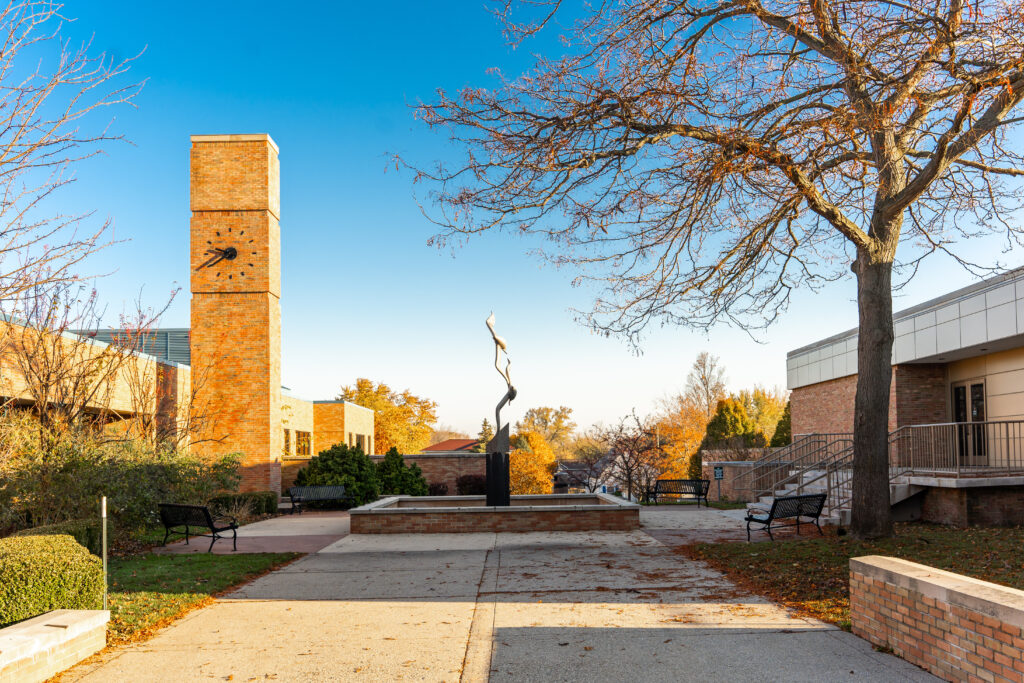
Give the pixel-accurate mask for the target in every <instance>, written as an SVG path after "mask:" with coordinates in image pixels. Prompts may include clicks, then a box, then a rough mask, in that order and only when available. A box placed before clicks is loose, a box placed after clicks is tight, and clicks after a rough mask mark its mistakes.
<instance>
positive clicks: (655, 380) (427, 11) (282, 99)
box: [60, 0, 998, 433]
mask: <svg viewBox="0 0 1024 683" xmlns="http://www.w3.org/2000/svg"><path fill="white" fill-rule="evenodd" d="M316 4H319V5H322V6H321V7H316V6H315V5H316ZM439 6H441V4H438V3H422V2H397V3H390V4H387V5H380V4H376V3H306V4H303V5H301V6H296V5H294V4H292V3H281V2H246V3H241V2H222V3H211V2H203V3H198V2H196V3H189V2H183V3H178V4H175V5H173V9H172V8H171V6H168V5H165V4H161V5H158V4H153V3H139V2H105V1H102V0H90V1H89V2H84V1H71V2H68V3H67V5H66V7H65V14H66V15H68V16H70V17H76V18H77V21H76V22H75V23H74V24H72V25H71V26H69V27H68V28H67V30H66V34H67V35H69V36H73V37H75V38H82V37H89V35H90V34H93V35H94V47H95V48H96V49H97V50H105V51H108V52H109V53H111V54H114V55H115V56H121V57H126V56H130V55H132V54H135V53H138V52H140V51H142V50H145V51H144V53H143V54H142V55H141V57H139V59H138V60H137V62H136V63H135V66H134V68H133V71H132V73H133V76H134V77H135V78H136V79H140V80H141V79H147V83H146V85H145V87H144V89H143V91H142V93H141V94H140V95H139V97H138V99H137V100H136V104H137V109H128V108H122V109H120V110H118V111H117V112H116V114H117V117H116V120H115V122H114V129H115V131H116V132H119V133H122V134H124V135H125V136H126V137H127V138H128V139H129V140H131V144H119V145H111V146H108V147H107V148H106V154H105V155H104V156H103V157H101V158H97V159H94V160H90V161H89V162H87V163H85V164H82V165H80V166H79V167H78V169H77V177H78V180H77V182H76V183H75V185H74V187H72V188H70V189H69V190H67V191H66V192H64V193H63V195H62V196H61V198H60V202H61V208H62V209H64V210H69V211H71V210H73V211H81V210H94V211H95V212H96V214H97V216H99V217H107V216H109V217H110V218H111V219H112V220H113V221H114V225H115V230H116V237H117V238H118V239H119V240H124V241H122V242H120V243H118V244H115V245H114V246H111V247H110V248H108V249H106V250H104V251H103V252H102V253H100V254H99V255H97V256H96V257H94V258H93V259H92V261H91V262H90V263H89V264H88V265H87V269H88V272H92V273H110V274H109V275H107V276H106V277H104V278H102V279H100V280H99V281H98V288H99V292H100V297H101V299H102V300H103V301H104V302H105V303H106V304H107V307H108V308H107V310H108V316H107V319H108V322H111V323H116V320H117V314H119V313H120V312H121V311H122V309H123V307H124V306H125V303H126V302H127V301H130V300H132V299H134V298H135V297H136V296H137V295H138V294H139V291H140V288H141V291H142V295H143V298H144V300H146V301H147V302H149V303H158V302H160V301H162V300H165V299H166V298H167V295H168V293H169V292H170V291H171V290H172V289H173V288H174V287H175V286H181V287H183V291H182V294H181V295H179V297H178V298H177V300H176V301H175V302H174V304H173V305H172V306H171V308H170V309H169V311H168V312H167V314H166V316H165V318H164V320H163V321H162V324H163V325H164V326H168V327H179V326H180V327H184V326H187V325H188V292H187V289H188V277H189V272H188V254H187V251H188V227H189V211H188V147H189V135H191V134H198V133H204V134H208V133H263V132H265V133H270V135H271V136H272V137H273V138H274V139H275V141H276V142H277V143H278V145H279V146H280V148H281V196H282V200H281V204H282V216H281V236H282V280H283V283H282V311H283V380H284V384H285V385H287V386H289V387H290V388H292V390H293V391H294V392H295V393H296V394H297V395H299V396H303V397H305V398H331V397H333V396H334V394H335V393H336V391H337V389H338V387H339V386H341V385H342V384H347V383H351V382H353V381H354V380H355V379H356V378H357V377H360V376H364V377H370V378H372V379H374V380H378V381H385V382H387V383H389V384H391V385H392V386H394V387H396V388H409V389H411V390H412V391H413V392H414V393H416V394H419V395H423V396H428V397H430V398H433V399H434V400H436V401H437V402H438V403H439V404H440V405H439V411H438V412H439V418H440V421H441V422H442V423H446V424H450V425H452V426H454V427H456V428H459V429H463V430H466V431H470V432H471V433H475V432H476V431H477V429H478V427H479V424H480V421H481V420H482V419H483V418H484V417H487V416H491V418H492V419H493V406H494V404H495V403H496V401H497V399H498V398H499V397H500V396H501V394H502V384H501V380H500V378H499V377H498V375H497V373H495V371H494V369H493V366H492V361H493V347H492V345H491V342H490V339H489V337H488V333H487V330H486V328H485V327H484V319H485V318H486V317H487V315H488V313H489V312H490V311H491V310H492V309H493V310H494V311H495V314H496V316H497V320H498V330H499V333H501V334H502V335H504V336H505V337H506V338H507V339H508V341H509V344H510V353H511V357H512V361H513V365H512V377H513V380H514V381H515V383H516V385H517V387H518V389H519V398H518V399H517V400H516V401H515V402H514V403H513V404H512V409H511V412H510V413H506V415H508V414H510V415H511V417H512V418H513V419H515V418H516V417H518V416H519V415H521V414H522V412H523V411H525V410H526V409H527V408H529V407H532V406H538V405H567V406H570V407H572V408H573V409H574V410H575V416H576V418H577V420H578V422H579V423H580V424H581V425H589V424H591V423H594V422H598V421H603V422H606V423H607V422H611V421H614V420H615V419H617V418H618V417H619V416H622V415H624V414H626V413H628V412H629V411H631V410H633V409H634V408H635V409H636V410H637V412H638V413H640V414H645V413H648V412H650V411H652V410H653V409H654V408H655V407H656V405H655V404H656V402H657V401H658V399H660V398H662V397H665V396H667V395H669V394H672V393H675V392H677V391H679V390H680V389H681V388H682V385H683V382H684V381H685V377H686V373H687V371H688V368H689V366H690V364H691V363H692V361H693V358H694V357H695V355H696V354H697V353H698V352H699V351H701V350H704V349H707V350H710V351H712V352H713V353H715V354H717V355H719V356H720V357H721V360H722V363H723V364H724V365H725V367H726V370H727V376H728V380H729V385H730V387H731V388H732V389H739V388H742V387H745V386H749V385H752V384H754V383H755V382H757V383H761V384H765V385H769V386H772V385H779V386H783V385H784V384H785V354H786V351H787V350H790V349H792V348H795V347H798V346H801V345H803V344H806V343H809V342H811V341H814V340H816V339H818V338H821V337H824V336H828V335H830V334H834V333H836V332H840V331H842V330H845V329H848V328H851V327H854V326H855V324H856V307H855V303H854V297H855V289H854V283H853V281H852V280H849V279H848V280H846V281H843V282H840V283H837V284H836V285H834V286H832V287H830V288H828V289H827V290H825V291H823V292H819V293H817V294H812V293H799V294H798V295H797V296H796V297H795V298H794V301H793V305H792V306H791V309H790V310H789V312H787V313H786V314H785V315H783V316H782V318H781V319H780V321H779V322H778V323H777V324H776V325H775V326H774V327H772V328H770V329H769V330H768V331H767V332H764V333H761V334H759V335H758V337H759V340H758V341H755V340H753V339H751V337H749V336H748V335H747V334H746V333H744V332H742V331H740V330H736V329H734V328H728V327H722V328H720V329H717V330H715V331H713V332H712V333H711V334H710V336H705V335H703V334H700V333H695V332H691V331H688V330H685V329H678V328H673V329H667V328H666V329H657V330H652V331H651V333H650V334H648V335H647V338H646V341H645V343H644V345H643V349H642V350H643V353H642V354H641V355H639V356H638V355H635V354H634V353H632V352H631V350H630V349H629V348H628V347H627V345H626V344H625V343H624V342H622V341H620V340H616V339H605V338H602V337H598V336H595V335H592V334H591V333H590V332H589V331H588V330H586V329H585V328H584V327H582V326H580V325H578V324H577V323H576V322H574V321H573V317H572V314H571V311H570V309H572V308H573V307H576V308H584V309H586V308H588V307H589V303H590V301H591V297H592V292H588V291H586V290H580V289H573V288H572V287H570V284H569V282H570V280H571V273H569V272H561V271H558V270H555V269H553V268H550V267H542V266H541V264H540V263H539V262H538V261H536V260H534V259H532V258H530V257H528V256H527V255H526V252H527V250H528V249H529V248H530V247H531V246H534V245H532V244H531V243H529V242H527V241H523V240H519V239H516V238H511V237H508V236H502V235H491V236H486V237H483V238H481V239H478V240H474V241H473V242H471V243H470V244H469V245H468V246H466V247H464V248H460V249H458V250H457V251H456V252H455V253H454V255H453V254H452V252H450V251H438V250H437V249H434V248H432V247H429V246H427V244H426V242H427V239H428V238H429V237H430V236H431V234H432V232H433V230H432V226H431V225H430V224H429V223H428V222H427V221H426V220H425V219H424V218H423V217H422V215H421V214H420V211H419V208H418V207H417V205H416V203H415V200H414V198H413V187H412V181H411V178H410V177H409V175H408V174H403V173H397V172H395V170H394V168H393V167H390V168H389V166H390V165H389V163H388V158H389V156H390V155H391V154H393V153H400V154H403V155H405V156H407V157H408V158H411V159H413V160H416V161H420V162H424V163H426V162H429V161H431V160H432V159H435V158H438V157H442V156H444V155H445V154H447V153H448V150H447V149H446V143H445V141H444V140H443V139H442V138H441V137H439V136H437V135H435V134H433V133H430V132H428V131H427V130H426V129H425V127H424V126H422V125H420V124H418V123H417V122H416V121H415V120H414V119H413V116H412V112H411V110H410V108H409V105H410V104H413V103H415V102H417V101H419V100H422V99H430V98H431V97H432V93H433V92H434V90H435V89H436V88H438V87H443V88H446V89H449V90H450V89H455V88H459V87H462V86H466V85H487V84H488V83H490V80H489V77H488V76H487V74H486V70H487V69H488V68H491V67H501V68H502V70H503V71H505V72H506V73H509V74H515V73H519V72H520V71H521V70H523V69H524V68H525V67H526V66H528V64H529V55H528V54H527V53H526V52H524V51H523V50H519V51H512V50H511V49H509V48H508V47H506V46H505V45H504V43H503V42H502V37H501V34H500V31H499V28H498V26H497V24H496V22H495V21H494V19H493V17H492V16H491V15H490V14H489V13H488V12H487V10H486V9H485V7H484V5H483V4H482V3H478V2H475V1H467V2H462V3H458V4H455V3H451V4H445V5H444V6H445V7H446V9H445V10H443V11H438V9H437V8H438V7H439ZM297 7H301V9H297ZM997 249H998V241H995V240H989V241H985V240H977V241H972V243H971V245H969V246H968V247H967V253H968V254H970V255H971V256H973V257H976V258H977V257H981V258H983V259H985V260H988V261H991V260H992V258H994V257H995V254H996V250H997ZM971 281H973V278H972V276H970V275H969V274H968V273H966V272H964V271H963V270H962V269H960V268H959V267H958V266H956V265H954V264H953V263H952V262H951V261H950V260H948V259H942V258H938V257H936V258H934V259H932V260H930V261H928V262H927V263H926V265H925V266H924V267H923V268H922V269H921V272H920V273H919V275H918V277H917V278H916V279H915V280H914V282H913V283H912V284H911V285H910V286H909V287H907V288H906V289H905V290H904V291H903V292H902V293H901V294H900V296H899V298H898V299H897V301H896V302H895V306H896V307H897V308H901V307H906V306H909V305H913V304H914V303H917V302H920V301H922V300H925V299H927V298H930V297H932V296H935V295H937V294H940V293H942V292H944V291H948V290H950V289H954V288H956V287H959V286H962V285H964V284H968V283H969V282H971Z"/></svg>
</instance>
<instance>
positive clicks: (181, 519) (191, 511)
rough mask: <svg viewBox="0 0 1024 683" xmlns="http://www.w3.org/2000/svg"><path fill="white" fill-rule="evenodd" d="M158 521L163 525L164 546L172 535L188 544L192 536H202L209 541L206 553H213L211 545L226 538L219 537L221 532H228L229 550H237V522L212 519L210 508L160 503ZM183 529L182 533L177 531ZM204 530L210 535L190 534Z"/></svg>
mask: <svg viewBox="0 0 1024 683" xmlns="http://www.w3.org/2000/svg"><path fill="white" fill-rule="evenodd" d="M160 521H161V522H163V524H164V545H167V539H168V538H169V537H170V536H171V535H172V534H178V535H180V536H184V537H185V543H188V541H189V538H191V537H192V536H202V537H204V538H209V539H210V548H209V549H208V550H207V551H206V552H213V544H214V543H216V542H217V540H218V539H221V538H227V537H226V536H221V535H220V534H221V532H224V531H230V532H231V534H232V537H231V549H232V550H238V522H237V521H235V518H234V517H214V516H213V515H211V514H210V508H208V507H206V506H205V505H181V504H178V503H160ZM181 527H185V530H184V531H179V530H178V529H180V528H181ZM193 528H194V529H197V530H200V529H206V530H207V531H209V532H210V533H208V534H197V533H192V532H191V530H192V529H193Z"/></svg>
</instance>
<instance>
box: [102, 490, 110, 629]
mask: <svg viewBox="0 0 1024 683" xmlns="http://www.w3.org/2000/svg"><path fill="white" fill-rule="evenodd" d="M100 529H101V530H100V535H101V538H102V546H103V609H107V585H108V584H107V497H106V496H103V498H102V499H101V500H100Z"/></svg>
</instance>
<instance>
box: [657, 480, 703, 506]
mask: <svg viewBox="0 0 1024 683" xmlns="http://www.w3.org/2000/svg"><path fill="white" fill-rule="evenodd" d="M710 486H711V480H710V479H659V480H658V481H656V482H654V488H653V489H648V490H647V496H646V497H647V500H648V502H653V503H654V504H655V505H657V504H658V499H659V498H661V497H670V496H672V497H675V498H682V497H684V496H687V497H689V498H696V499H697V507H700V501H701V500H703V501H704V505H705V506H707V504H708V488H709V487H710Z"/></svg>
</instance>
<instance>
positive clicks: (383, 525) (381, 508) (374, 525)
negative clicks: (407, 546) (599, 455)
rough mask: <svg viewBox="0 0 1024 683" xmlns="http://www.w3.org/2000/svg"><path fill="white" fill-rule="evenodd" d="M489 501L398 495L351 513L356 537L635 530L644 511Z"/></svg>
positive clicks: (567, 500) (615, 505)
mask: <svg viewBox="0 0 1024 683" xmlns="http://www.w3.org/2000/svg"><path fill="white" fill-rule="evenodd" d="M485 503H486V500H485V498H484V496H419V497H411V496H396V497H392V498H383V499H381V500H378V501H376V502H373V503H370V504H368V505H364V506H362V507H358V508H355V509H353V510H351V511H350V512H349V514H350V518H351V524H352V533H353V534H440V533H480V532H496V531H632V530H634V529H638V528H640V506H639V505H636V504H635V503H630V502H628V501H626V500H623V499H621V498H617V497H615V496H609V495H607V494H603V493H594V494H559V495H547V496H512V505H510V506H509V507H488V506H487V505H485Z"/></svg>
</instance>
